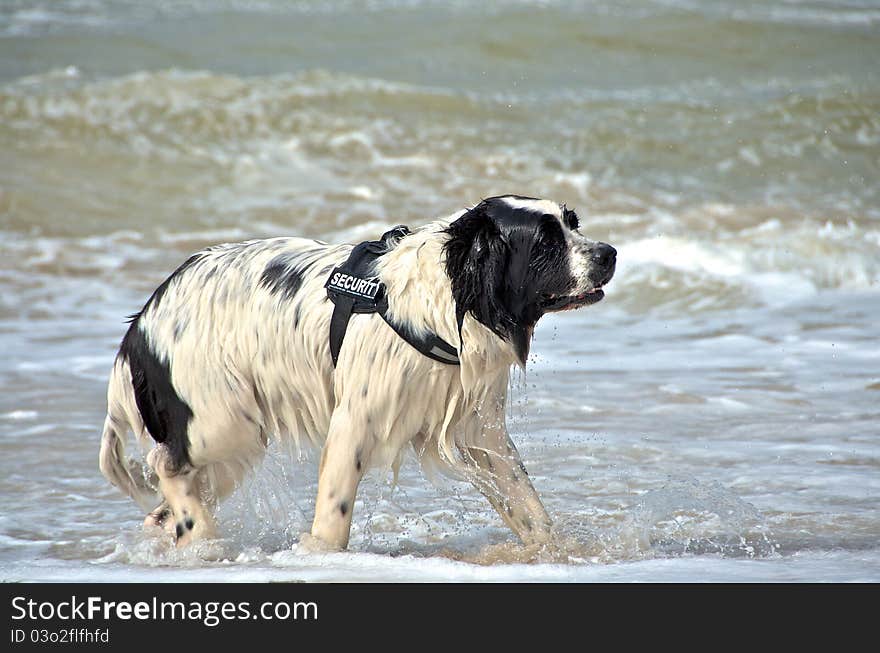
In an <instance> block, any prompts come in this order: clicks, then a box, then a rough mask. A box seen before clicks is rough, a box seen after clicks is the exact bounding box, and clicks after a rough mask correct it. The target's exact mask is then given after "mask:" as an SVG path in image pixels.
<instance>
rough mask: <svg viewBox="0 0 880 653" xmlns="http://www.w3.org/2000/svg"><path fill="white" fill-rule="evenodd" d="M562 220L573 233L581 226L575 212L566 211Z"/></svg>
mask: <svg viewBox="0 0 880 653" xmlns="http://www.w3.org/2000/svg"><path fill="white" fill-rule="evenodd" d="M562 220H563V222H565V226H566V227H568V228H569V229H571V230H572V231H574V230H575V229H577V228H578V227H580V226H581V223H580V220H578V216H577V213H575V212H574V211H570V210H569V209H565V212H564V213H563V215H562Z"/></svg>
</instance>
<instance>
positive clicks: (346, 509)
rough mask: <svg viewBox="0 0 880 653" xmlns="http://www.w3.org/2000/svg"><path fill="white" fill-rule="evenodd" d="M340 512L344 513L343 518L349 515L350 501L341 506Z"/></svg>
mask: <svg viewBox="0 0 880 653" xmlns="http://www.w3.org/2000/svg"><path fill="white" fill-rule="evenodd" d="M339 512H341V513H342V516H343V517H345V515H347V514H348V501H343V502H342V503H340V504H339Z"/></svg>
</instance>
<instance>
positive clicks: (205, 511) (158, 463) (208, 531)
mask: <svg viewBox="0 0 880 653" xmlns="http://www.w3.org/2000/svg"><path fill="white" fill-rule="evenodd" d="M147 462H148V463H149V465H150V467H152V468H153V470H154V471H155V472H156V475H157V476H158V477H159V491H160V492H161V493H162V496H164V497H165V502H166V503H167V507H168V508H170V510H171V515H170V516H168V515H166V517H165V519H166V520H167V519H171V520H173V521H172V522H171V523H173V524H174V531H173V532H174V534H175V538H176V541H177V546H178V547H181V546H186V545H187V544H189V543H190V542H192V541H195V540H201V539H208V538H211V537H214V534H215V532H216V527H215V523H214V517H213V515H212V514H211V510H210V509H209V507H208V506H206V505H205V500H204V498H203V497H202V496H201V495H202V492H201V490H202V487H201V486H202V483H201V476H202V475H201V474H200V471H201V470H200V469H198V468H195V467H193V466H192V465H189V464H184V465H182V466H181V467H180V468H179V469H178V468H176V467H175V466H174V465H172V464H171V461H170V456H169V455H168V451H167V449H166V448H165V447H164V446H162V445H159V446H157V447H156V448H155V449H153V450H152V451H151V452H150V454H149V455H148V456H147ZM161 508H162V506H160V507H159V509H161ZM159 509H157V510H159ZM151 514H152V513H151ZM157 517H158V515H157ZM149 518H150V516H148V519H149ZM163 521H164V520H163Z"/></svg>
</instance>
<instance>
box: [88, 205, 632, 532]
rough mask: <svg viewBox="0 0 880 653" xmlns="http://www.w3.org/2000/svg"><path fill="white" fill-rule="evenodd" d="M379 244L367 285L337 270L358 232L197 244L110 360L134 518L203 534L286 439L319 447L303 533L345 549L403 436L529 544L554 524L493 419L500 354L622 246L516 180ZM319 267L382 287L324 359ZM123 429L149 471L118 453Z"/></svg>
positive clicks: (565, 302) (501, 404) (500, 410)
mask: <svg viewBox="0 0 880 653" xmlns="http://www.w3.org/2000/svg"><path fill="white" fill-rule="evenodd" d="M373 245H377V246H378V247H379V249H377V248H376V247H374V248H373V250H371V251H373V258H371V259H369V260H368V264H367V267H368V272H369V275H368V276H369V279H365V280H364V279H361V280H362V281H364V283H358V281H357V278H356V275H345V274H341V273H339V274H333V273H334V272H337V269H338V268H339V266H342V265H344V264H345V262H346V261H348V259H349V257H350V256H352V257H353V254H352V252H353V248H352V246H351V245H328V244H325V243H322V242H318V241H314V240H304V239H300V238H273V239H268V240H255V241H248V242H244V243H235V244H225V245H218V246H215V247H209V248H207V249H205V250H203V251H201V252H198V253H196V254H194V255H193V256H192V257H191V258H190V259H189V260H187V261H186V262H185V263H184V264H183V265H181V266H180V267H179V268H178V269H177V270H176V271H175V272H174V273H173V274H172V275H171V276H170V277H169V278H168V279H167V280H166V281H165V282H164V283H162V285H160V286H159V287H158V288H157V289H156V291H155V292H154V293H153V295H152V296H151V297H150V299H149V300H148V301H147V303H146V305H145V306H144V308H143V309H142V310H141V311H140V312H139V313H137V314H136V315H135V316H134V317H133V319H132V322H131V326H130V328H129V330H128V332H127V333H126V335H125V337H124V339H123V341H122V346H121V347H120V350H119V354H118V355H117V357H116V360H115V364H114V366H113V370H112V372H111V375H110V383H109V389H108V397H107V403H108V408H107V419H106V421H105V424H104V432H103V437H102V441H101V453H100V468H101V471H102V472H103V473H104V475H105V476H106V477H107V478H108V479H109V480H110V481H111V482H112V483H113V484H114V485H116V486H117V487H119V488H120V489H122V490H123V491H124V492H126V493H127V494H128V495H130V496H132V497H133V498H135V500H137V501H138V502H139V503H140V504H142V507H144V509H146V510H149V511H150V512H149V514H148V515H147V518H146V520H145V524H153V525H160V526H164V527H165V528H167V529H168V530H170V531H172V532H174V533H175V534H176V538H177V544H178V546H183V545H185V544H187V543H189V542H190V541H192V540H194V539H200V538H208V537H212V536H213V535H214V533H215V522H214V518H213V516H212V513H213V512H214V509H215V508H216V506H217V503H218V502H219V501H220V500H222V499H223V498H224V497H226V496H227V495H229V494H230V493H231V492H232V491H233V490H234V489H235V487H236V485H237V484H238V483H239V482H240V481H241V480H242V478H243V476H244V475H245V474H246V473H247V471H248V470H249V469H251V468H253V466H255V465H256V464H257V463H259V462H260V460H261V457H262V455H263V453H264V451H265V449H266V446H267V444H268V441H269V439H270V438H291V439H292V440H293V441H294V443H295V444H296V445H297V446H312V447H318V448H320V449H321V451H322V453H321V459H320V465H319V478H318V496H317V499H316V502H315V518H314V523H313V525H312V530H311V534H304V535H303V539H302V540H301V545H303V546H306V547H307V548H311V549H326V550H334V549H343V548H345V547H346V546H347V544H348V538H349V530H350V527H351V519H352V507H353V506H354V501H355V493H356V491H357V487H358V483H359V482H360V480H361V477H362V476H363V474H364V472H365V471H366V470H367V468H369V467H383V468H386V469H389V468H394V469H395V471H396V469H397V466H398V465H399V464H400V461H401V458H402V456H403V453H404V451H405V445H407V444H411V445H412V446H413V447H414V449H415V450H416V452H417V454H418V455H419V457H420V459H421V460H422V462H423V463H429V462H430V463H436V464H437V465H439V466H440V468H441V469H445V470H447V471H450V472H452V473H454V474H456V475H458V476H460V477H464V478H466V479H468V480H470V481H471V482H472V483H473V484H474V485H475V486H476V487H477V488H478V489H479V490H480V492H482V493H483V494H484V495H485V496H486V497H487V498H488V500H489V501H490V502H491V504H492V506H493V507H494V508H495V509H496V510H497V511H498V513H499V514H500V515H501V518H502V519H503V520H504V521H505V522H506V523H507V525H508V526H510V528H511V529H513V531H514V532H515V533H516V534H517V535H518V536H519V537H520V539H522V540H523V541H524V542H525V543H534V542H541V541H544V540H546V539H547V538H548V536H549V531H550V518H549V517H548V515H547V512H546V511H545V509H544V507H543V505H542V504H541V500H540V498H539V497H538V494H537V493H536V492H535V489H534V488H533V487H532V484H531V481H530V480H529V477H528V475H527V473H526V471H525V468H524V467H523V464H522V462H521V460H520V457H519V454H518V453H517V450H516V447H515V446H514V445H513V443H512V442H511V440H510V438H509V436H508V433H507V428H506V425H505V403H506V401H507V388H508V375H509V372H510V366H511V365H513V364H518V365H521V366H522V365H525V361H526V357H527V356H528V352H529V344H530V341H531V338H532V333H533V330H534V327H535V323H536V322H537V321H538V320H539V319H540V317H541V316H542V315H543V314H544V313H547V312H549V311H561V310H567V309H572V308H578V307H580V306H585V305H588V304H593V303H595V302H597V301H599V300H600V299H602V297H603V292H602V290H601V288H602V286H604V285H605V284H606V283H608V281H609V280H610V279H611V277H612V275H613V273H614V266H615V257H616V252H615V250H614V248H613V247H611V246H610V245H607V244H605V243H601V242H594V241H591V240H588V239H586V238H585V237H583V236H582V235H581V234H580V233H579V231H578V218H577V216H576V215H575V213H574V212H573V211H571V210H569V209H566V208H565V206H560V205H559V204H557V203H555V202H552V201H548V200H541V199H534V198H527V197H520V196H514V195H508V196H501V197H493V198H490V199H486V200H483V201H482V202H480V203H479V204H478V205H476V206H475V207H473V208H471V209H470V210H466V211H461V212H459V213H456V214H454V215H452V216H450V217H449V218H447V219H444V220H438V221H435V222H432V223H430V224H428V225H426V226H424V227H422V228H420V229H418V230H417V231H415V232H413V233H408V232H406V230H399V231H398V232H397V233H396V234H395V235H394V236H393V237H391V238H387V239H385V240H383V241H382V242H381V243H378V241H377V242H376V243H373ZM331 276H333V277H334V278H335V282H336V283H340V281H339V280H340V279H342V280H344V282H345V283H344V284H343V285H346V288H342V287H339V286H337V287H336V290H338V291H339V293H341V295H339V294H338V293H337V296H345V295H346V292H347V291H351V290H352V289H354V290H356V291H357V292H355V293H354V295H358V296H363V297H368V299H369V296H371V295H374V293H373V292H372V289H373V285H371V284H372V283H374V282H378V283H377V284H376V285H377V286H378V287H381V289H382V300H383V302H384V307H383V311H384V312H382V314H381V315H376V314H375V312H376V311H369V312H359V311H358V310H357V309H356V308H355V310H354V311H353V314H351V311H350V312H349V314H348V315H346V316H345V318H346V319H348V320H349V321H348V322H347V323H346V324H347V330H346V329H345V328H343V330H342V331H343V335H344V341H340V340H338V339H337V343H336V349H337V351H336V352H334V353H333V354H331V343H330V337H329V333H330V331H331V325H332V323H334V322H335V321H336V316H335V307H336V306H339V304H338V303H335V302H334V301H331V299H332V297H331V295H333V293H332V292H331V290H333V287H332V285H328V284H330V282H329V281H328V280H329V279H330V278H331ZM352 279H354V281H352ZM367 290H369V291H370V292H365V291H367ZM349 294H351V293H349ZM354 295H352V296H354ZM373 300H375V296H373ZM351 301H354V300H351ZM365 301H366V300H365ZM350 308H351V306H349V309H350ZM333 328H335V327H333ZM337 332H338V329H337ZM340 342H341V345H340ZM425 342H429V343H430V342H435V343H440V344H441V345H445V349H446V353H442V352H441V355H440V357H437V356H431V355H429V354H428V353H425V347H424V346H423V345H424V343H425ZM449 351H451V352H452V354H451V355H450V354H449V353H448V352H449ZM444 357H445V358H444ZM129 430H131V431H133V432H134V433H135V435H136V436H137V438H138V439H139V441H140V443H141V445H142V446H143V448H144V449H145V450H149V452H148V454H147V458H146V461H147V466H146V467H144V466H142V465H141V464H140V463H138V462H136V461H133V460H127V459H126V457H125V439H126V435H127V432H128V431H129ZM150 447H152V448H150Z"/></svg>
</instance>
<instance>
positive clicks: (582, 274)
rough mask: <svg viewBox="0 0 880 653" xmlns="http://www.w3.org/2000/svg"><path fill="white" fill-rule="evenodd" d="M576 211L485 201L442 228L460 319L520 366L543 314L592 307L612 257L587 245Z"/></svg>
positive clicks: (531, 201)
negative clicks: (500, 342)
mask: <svg viewBox="0 0 880 653" xmlns="http://www.w3.org/2000/svg"><path fill="white" fill-rule="evenodd" d="M578 228H579V225H578V217H577V215H576V214H575V212H574V211H572V210H570V209H567V208H566V207H565V206H564V205H562V206H560V205H559V204H556V203H555V202H551V201H549V200H541V199H535V198H531V197H520V196H518V195H504V196H500V197H490V198H489V199H485V200H483V201H482V202H480V203H479V204H478V205H477V206H475V207H474V208H472V209H470V210H469V211H467V212H466V213H464V214H463V215H462V216H461V217H459V218H458V219H457V220H455V221H454V222H452V224H450V225H449V227H447V229H446V233H447V234H448V236H449V240H448V241H447V242H446V244H445V245H444V250H445V253H446V273H447V274H448V275H449V278H450V280H451V281H452V295H453V297H454V299H455V309H456V313H457V317H458V319H459V320H461V319H462V317H463V316H464V315H465V313H467V312H470V313H471V314H472V315H473V317H474V318H475V319H476V320H477V321H478V322H480V323H481V324H483V325H484V326H486V327H487V328H488V329H490V330H491V331H492V332H494V333H495V334H496V335H498V336H499V337H501V338H504V339H505V340H507V341H509V342H510V343H511V344H512V345H513V348H514V351H515V352H516V355H517V357H518V358H519V361H520V363H521V364H525V360H526V357H527V356H528V353H529V343H530V341H531V337H532V332H533V329H534V326H535V323H537V321H538V320H539V319H540V318H541V316H542V315H544V313H548V312H551V311H564V310H569V309H573V308H580V307H581V306H586V305H588V304H595V303H596V302H598V301H599V300H601V299H602V298H603V297H604V293H603V292H602V290H601V288H602V286H604V285H605V284H606V283H608V282H609V281H610V280H611V277H612V276H613V275H614V266H615V261H616V256H617V252H616V250H615V249H614V248H613V247H612V246H611V245H608V244H606V243H602V242H595V241H592V240H588V239H587V238H584V237H583V236H582V235H581V234H580V233H579V231H578Z"/></svg>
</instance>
